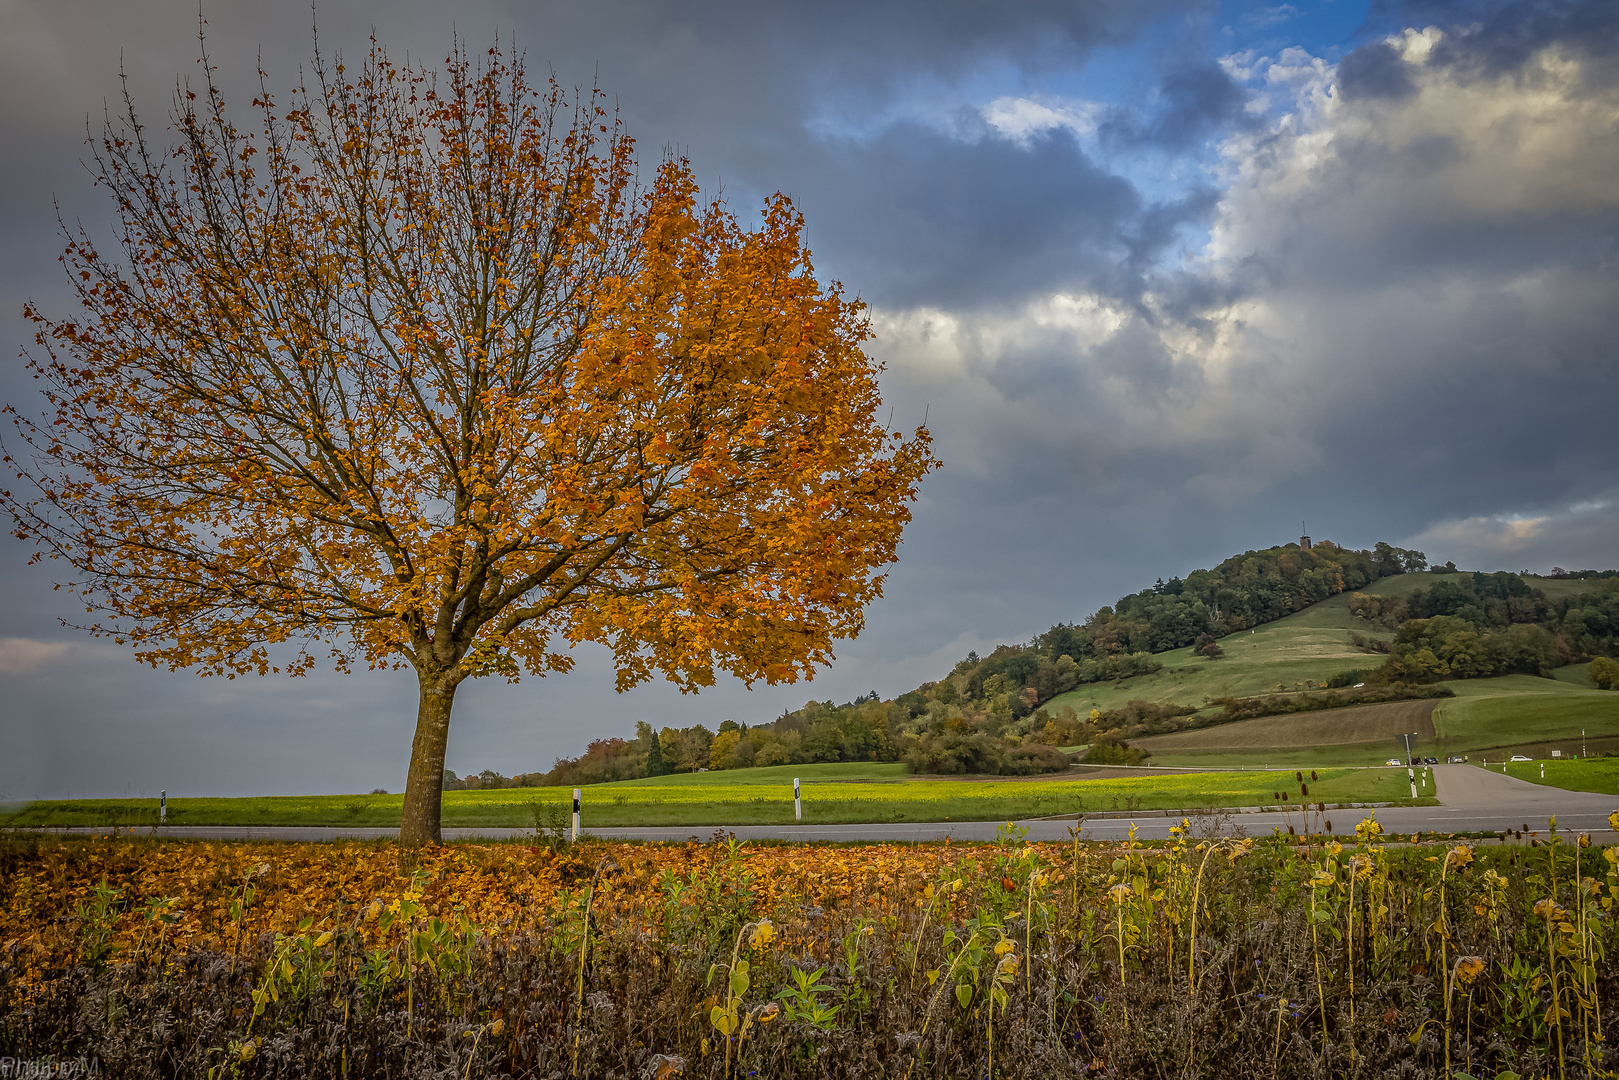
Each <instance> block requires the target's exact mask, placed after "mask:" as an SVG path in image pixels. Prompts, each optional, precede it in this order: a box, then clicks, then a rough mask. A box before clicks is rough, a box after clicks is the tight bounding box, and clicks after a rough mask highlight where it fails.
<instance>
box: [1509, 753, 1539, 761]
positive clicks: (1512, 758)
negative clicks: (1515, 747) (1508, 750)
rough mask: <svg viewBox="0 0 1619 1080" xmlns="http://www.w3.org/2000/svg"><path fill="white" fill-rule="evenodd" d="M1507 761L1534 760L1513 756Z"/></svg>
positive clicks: (1517, 755)
mask: <svg viewBox="0 0 1619 1080" xmlns="http://www.w3.org/2000/svg"><path fill="white" fill-rule="evenodd" d="M1507 760H1508V761H1533V760H1534V759H1533V758H1526V757H1524V756H1523V755H1522V754H1513V755H1512V756H1511V757H1510V758H1508V759H1507Z"/></svg>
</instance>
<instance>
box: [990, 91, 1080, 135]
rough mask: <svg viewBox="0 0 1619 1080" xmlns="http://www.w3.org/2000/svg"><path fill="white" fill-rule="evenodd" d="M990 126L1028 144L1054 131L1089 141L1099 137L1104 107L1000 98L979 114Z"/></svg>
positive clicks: (1078, 102)
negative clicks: (1055, 129) (1069, 132)
mask: <svg viewBox="0 0 1619 1080" xmlns="http://www.w3.org/2000/svg"><path fill="white" fill-rule="evenodd" d="M979 111H980V112H981V113H982V115H983V117H984V120H985V122H986V123H988V124H989V125H990V126H991V127H993V128H995V129H996V130H997V131H999V132H1000V133H1001V134H1002V135H1005V136H1006V137H1007V138H1009V139H1016V140H1018V141H1024V140H1027V139H1029V138H1030V137H1032V136H1034V135H1038V134H1040V133H1041V132H1045V131H1050V130H1051V129H1053V128H1067V129H1068V130H1070V131H1072V132H1073V133H1074V134H1076V135H1079V136H1081V137H1086V136H1090V135H1094V134H1096V126H1097V124H1098V123H1099V122H1100V118H1101V115H1102V113H1103V111H1104V110H1103V107H1102V106H1101V105H1099V104H1097V103H1096V102H1094V101H1082V100H1077V99H1076V100H1065V99H1061V98H1047V99H1035V98H1023V97H1010V96H1008V97H998V98H996V99H995V100H994V101H991V102H990V103H989V104H988V105H985V106H984V107H983V108H982V109H980V110H979Z"/></svg>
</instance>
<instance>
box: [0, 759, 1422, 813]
mask: <svg viewBox="0 0 1619 1080" xmlns="http://www.w3.org/2000/svg"><path fill="white" fill-rule="evenodd" d="M744 771H745V770H738V771H737V773H734V774H732V775H733V776H738V775H741V774H742V773H743V772H744ZM759 771H761V772H764V771H769V770H759ZM798 771H799V773H800V775H802V774H803V773H804V772H806V771H807V769H806V768H805V767H802V766H801V767H800V768H799V770H798ZM720 775H722V776H723V775H724V774H720ZM662 779H668V778H662ZM681 779H682V781H684V782H678V783H672V784H671V783H664V784H657V783H653V782H650V781H644V780H643V781H633V782H629V783H621V784H600V785H596V786H593V787H589V788H586V789H585V793H584V806H583V811H582V816H583V820H584V822H585V824H587V825H598V826H638V825H644V826H650V825H696V826H719V825H771V824H787V823H790V822H791V821H792V820H793V801H792V784H791V781H790V779H789V780H788V782H786V783H781V782H779V781H776V782H772V781H769V780H762V781H759V782H755V783H749V782H746V780H744V781H743V782H731V783H723V782H718V781H714V780H710V781H706V782H702V783H697V782H692V781H689V780H685V778H681ZM1309 787H1310V794H1309V801H1310V802H1326V803H1328V804H1333V803H1341V802H1392V801H1398V800H1401V799H1402V798H1404V797H1406V796H1408V794H1409V791H1408V788H1407V786H1406V781H1405V774H1404V773H1403V772H1399V771H1397V770H1392V769H1391V770H1381V769H1369V770H1353V769H1338V770H1327V771H1325V772H1323V773H1321V778H1320V779H1319V780H1318V781H1315V782H1313V783H1310V785H1309ZM1281 791H1287V792H1288V793H1289V795H1290V797H1291V800H1292V802H1293V803H1295V804H1296V803H1297V802H1298V801H1299V800H1300V795H1299V792H1298V785H1297V783H1296V782H1295V781H1294V777H1293V774H1292V773H1291V772H1279V771H1278V772H1259V771H1255V772H1243V773H1202V774H1198V773H1185V774H1177V775H1171V776H1154V775H1146V776H1141V777H1127V778H1108V779H1098V780H1077V779H1076V780H1032V781H1031V780H1020V781H1011V780H999V781H984V782H976V783H962V782H954V781H948V780H910V781H896V782H888V783H881V782H879V783H871V782H865V783H851V782H848V781H846V780H844V781H833V782H815V783H806V784H805V785H804V789H803V794H804V821H805V822H806V823H809V824H845V823H875V822H903V821H918V822H926V821H1004V820H1011V819H1015V818H1032V817H1047V816H1051V815H1056V814H1073V813H1085V812H1091V811H1106V810H1180V809H1215V808H1219V807H1228V806H1258V805H1265V804H1269V803H1271V802H1272V801H1273V796H1274V795H1275V794H1276V793H1277V792H1281ZM401 800H402V797H401V796H399V795H325V796H265V797H257V798H240V799H171V800H170V801H169V818H168V820H169V824H171V825H235V826H255V827H261V826H275V825H328V826H330V825H336V826H345V825H346V826H383V827H391V826H397V825H398V824H399V810H400V803H401ZM571 800H572V792H571V791H569V790H567V789H564V788H507V789H501V790H497V791H451V792H446V793H445V796H444V824H445V825H446V826H448V827H455V826H465V827H482V828H494V827H507V828H535V827H539V826H544V827H560V826H561V825H562V824H563V823H564V821H565V820H566V816H567V814H568V812H569V810H570V809H571ZM156 823H157V809H156V805H155V803H153V802H152V801H151V800H127V799H74V800H50V801H41V802H35V803H30V804H28V805H27V806H24V807H21V808H19V809H16V810H14V811H13V812H11V813H10V814H7V815H5V816H4V817H0V825H8V826H13V827H27V826H36V827H38V826H57V827H61V826H135V827H139V826H147V825H155V824H156Z"/></svg>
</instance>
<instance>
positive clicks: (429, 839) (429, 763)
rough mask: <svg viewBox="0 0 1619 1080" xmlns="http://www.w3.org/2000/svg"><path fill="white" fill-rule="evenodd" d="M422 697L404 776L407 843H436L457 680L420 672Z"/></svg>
mask: <svg viewBox="0 0 1619 1080" xmlns="http://www.w3.org/2000/svg"><path fill="white" fill-rule="evenodd" d="M418 678H419V679H420V680H421V701H420V703H419V704H418V705H417V706H416V741H415V742H414V743H413V744H412V745H411V748H410V774H409V776H408V777H406V779H405V807H404V813H403V814H402V816H401V817H400V821H399V842H400V843H401V844H403V845H404V846H406V847H424V846H426V845H427V844H437V843H439V842H440V840H441V837H440V833H439V819H440V812H441V810H442V808H443V803H444V749H445V746H446V745H447V744H448V742H449V736H450V707H451V706H452V705H453V704H454V703H455V684H453V683H452V684H451V685H450V686H449V687H448V688H447V689H446V688H445V683H446V682H448V680H446V679H444V678H442V677H437V678H433V677H429V676H426V675H420V674H419V675H418Z"/></svg>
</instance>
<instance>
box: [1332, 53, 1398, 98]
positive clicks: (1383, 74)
mask: <svg viewBox="0 0 1619 1080" xmlns="http://www.w3.org/2000/svg"><path fill="white" fill-rule="evenodd" d="M1338 87H1339V89H1341V90H1342V91H1343V95H1344V98H1345V99H1346V100H1348V101H1353V100H1355V99H1357V98H1396V99H1397V98H1403V97H1405V96H1406V95H1408V94H1410V93H1411V92H1412V91H1413V90H1415V89H1416V84H1415V83H1413V82H1412V81H1411V72H1410V70H1409V68H1408V66H1407V65H1406V62H1405V60H1404V59H1403V58H1402V57H1401V56H1400V54H1399V53H1397V52H1395V51H1394V47H1393V46H1392V45H1390V44H1389V43H1388V42H1386V41H1374V42H1372V43H1371V44H1370V45H1362V46H1361V47H1360V48H1358V49H1356V50H1355V51H1354V52H1352V53H1350V54H1349V55H1348V56H1346V57H1344V58H1343V60H1342V61H1340V62H1339V64H1338Z"/></svg>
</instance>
